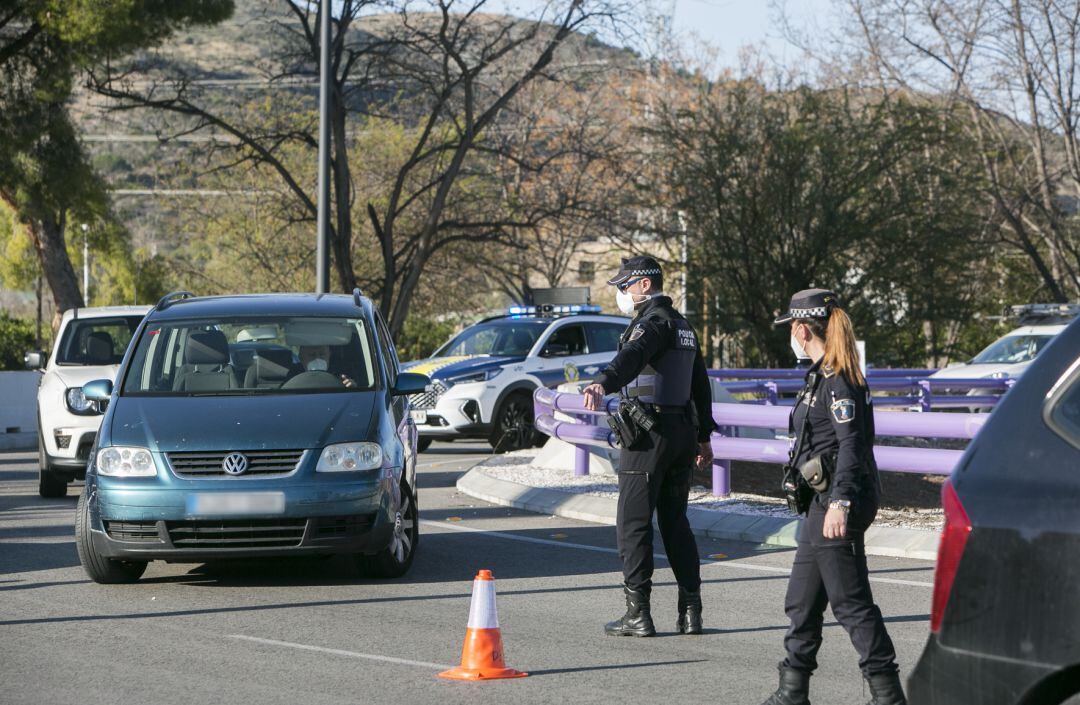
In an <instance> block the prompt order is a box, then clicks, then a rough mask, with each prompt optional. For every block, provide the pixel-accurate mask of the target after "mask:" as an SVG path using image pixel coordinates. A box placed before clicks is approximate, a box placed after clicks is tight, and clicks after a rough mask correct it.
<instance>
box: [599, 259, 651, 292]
mask: <svg viewBox="0 0 1080 705" xmlns="http://www.w3.org/2000/svg"><path fill="white" fill-rule="evenodd" d="M660 275H661V272H660V263H659V262H657V261H656V260H655V259H653V258H652V257H649V256H648V255H639V256H637V257H624V258H623V261H622V266H621V267H619V271H618V273H617V274H616V275H615V276H614V277H612V278H611V279H608V284H611V285H612V286H621V285H622V284H624V283H625V282H627V281H629V280H631V279H635V278H637V277H658V276H660Z"/></svg>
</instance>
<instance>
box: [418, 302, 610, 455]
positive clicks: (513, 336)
mask: <svg viewBox="0 0 1080 705" xmlns="http://www.w3.org/2000/svg"><path fill="white" fill-rule="evenodd" d="M533 300H534V304H535V305H532V306H513V307H511V308H510V309H509V311H508V312H507V313H506V314H505V315H501V316H493V317H491V318H485V319H484V320H482V321H480V322H478V323H476V324H474V325H472V326H469V327H468V328H466V329H465V330H463V331H461V332H460V333H458V334H457V335H455V336H454V337H453V338H451V339H450V340H449V341H447V342H446V344H444V345H443V346H442V347H440V348H439V349H438V350H436V351H435V353H434V354H433V355H432V356H431V357H429V358H427V359H424V360H417V361H413V362H408V363H405V364H404V365H403V366H402V369H405V370H408V371H409V372H418V373H420V374H424V375H427V376H428V377H430V378H431V387H430V388H429V391H427V392H425V393H423V394H416V395H413V396H412V397H410V403H411V409H412V411H411V412H410V413H411V414H412V417H413V421H414V422H415V423H416V427H417V430H418V431H419V433H420V445H419V448H420V449H421V450H423V449H425V448H427V446H429V445H431V442H432V441H433V440H436V439H438V440H453V439H457V438H483V439H486V440H487V441H488V442H489V443H490V444H491V446H492V448H494V450H495V451H496V452H506V451H511V450H519V449H521V448H527V447H529V446H531V445H533V444H535V443H537V442H538V441H539V438H538V436H537V433H536V431H535V429H534V428H533V419H534V413H533V401H532V394H533V391H534V390H536V389H537V388H538V387H541V386H544V387H555V386H557V385H559V384H561V383H563V382H577V381H588V380H591V379H592V378H593V377H595V376H596V375H598V374H599V373H600V371H601V370H602V369H603V368H604V366H605V365H606V364H607V363H608V362H610V361H611V359H612V358H613V357H614V356H615V352H616V350H617V349H618V346H619V337H620V336H621V335H622V334H623V332H624V331H625V330H626V326H627V324H628V323H629V322H630V321H629V319H628V318H625V317H623V316H613V315H606V314H602V313H600V307H599V306H593V305H589V304H588V303H587V301H588V289H587V288H584V287H581V288H576V287H575V288H571V289H555V290H535V291H534V293H533ZM575 300H577V301H581V300H584V301H585V302H586V303H572V302H573V301H575ZM568 302H570V303H568Z"/></svg>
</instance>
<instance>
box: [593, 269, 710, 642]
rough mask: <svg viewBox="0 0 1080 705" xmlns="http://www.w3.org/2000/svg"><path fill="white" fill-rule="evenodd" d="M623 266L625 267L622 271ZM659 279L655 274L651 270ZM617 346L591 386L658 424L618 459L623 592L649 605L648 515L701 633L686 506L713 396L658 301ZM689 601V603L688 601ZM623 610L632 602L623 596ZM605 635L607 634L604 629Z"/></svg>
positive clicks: (688, 340) (686, 338)
mask: <svg viewBox="0 0 1080 705" xmlns="http://www.w3.org/2000/svg"><path fill="white" fill-rule="evenodd" d="M624 266H625V265H624ZM657 273H659V270H657ZM636 313H637V316H636V317H635V318H634V320H633V321H631V323H630V325H629V326H628V327H627V329H626V332H625V333H624V334H623V336H622V339H621V340H620V343H619V352H618V354H617V355H616V356H615V358H614V359H613V360H612V361H611V363H610V364H609V365H608V366H607V367H606V368H605V369H604V371H603V372H602V373H601V374H600V376H599V377H598V378H597V379H596V382H597V383H599V384H600V385H602V386H603V388H604V392H605V393H607V394H613V393H615V392H617V391H619V390H620V389H624V390H625V394H626V395H627V396H628V397H635V398H637V399H638V400H639V401H641V402H642V403H644V404H645V405H646V408H647V409H648V410H649V411H651V412H652V415H653V416H654V418H655V419H656V424H655V426H654V427H653V428H652V430H650V431H647V432H643V433H642V434H641V436H640V438H639V439H638V440H637V441H636V442H635V443H634V444H633V445H632V446H631V447H629V448H624V449H622V450H621V451H620V454H619V468H618V471H619V501H618V513H617V517H616V530H617V534H618V545H619V555H620V557H621V558H622V563H623V577H624V581H625V586H626V588H627V589H628V590H630V591H633V592H634V593H635V594H637V595H640V596H643V598H644V601H645V603H646V607H647V604H648V596H649V593H650V591H651V589H652V574H653V527H652V516H653V513H654V512H655V513H656V518H657V525H658V526H659V528H660V536H661V539H662V540H663V543H664V549H665V551H666V552H667V556H668V561H669V562H670V563H671V568H672V571H673V572H674V573H675V579H676V580H677V581H678V584H679V587H680V605H679V607H680V621H679V625H678V628H679V629H680V631H685V630H684V626H685V624H684V619H685V607H686V604H685V602H686V600H687V599H694V600H696V605H697V610H698V612H697V620H698V627H697V630H696V631H693V632H689V631H688V632H687V633H699V632H700V595H699V594H698V593H699V590H700V587H701V571H700V562H699V560H700V559H699V557H698V551H697V543H696V541H695V540H694V534H693V532H691V530H690V523H689V521H688V520H687V518H686V505H687V499H688V497H689V493H690V481H691V475H692V473H693V468H694V461H695V458H696V457H697V454H698V443H699V442H703V441H707V440H709V436H710V434H711V433H712V431H713V430H714V429H715V427H716V424H715V422H714V421H713V419H712V415H711V410H712V394H711V389H710V386H709V379H708V376H707V374H706V372H705V362H704V360H703V359H702V357H701V351H700V350H699V348H698V342H697V336H696V334H695V333H694V330H693V328H692V327H691V326H690V324H689V323H688V322H687V321H686V319H685V318H683V316H682V315H681V314H679V312H678V311H676V310H675V309H674V308H672V306H671V299H670V298H668V297H667V296H659V297H656V298H653V299H651V300H649V301H646V302H645V303H644V304H642V305H640V306H639V307H638V308H637V312H636ZM688 595H692V596H693V597H692V598H688ZM627 600H628V607H629V603H630V600H631V597H630V594H629V593H628V597H627ZM609 631H610V630H609Z"/></svg>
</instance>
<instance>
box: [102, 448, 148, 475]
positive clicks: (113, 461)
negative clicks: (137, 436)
mask: <svg viewBox="0 0 1080 705" xmlns="http://www.w3.org/2000/svg"><path fill="white" fill-rule="evenodd" d="M97 470H98V473H100V474H101V475H111V476H113V477H153V476H154V475H156V474H157V468H155V467H154V458H153V456H151V455H150V451H148V450H147V449H146V448H129V447H126V446H110V447H108V448H102V449H100V450H99V451H98V452H97Z"/></svg>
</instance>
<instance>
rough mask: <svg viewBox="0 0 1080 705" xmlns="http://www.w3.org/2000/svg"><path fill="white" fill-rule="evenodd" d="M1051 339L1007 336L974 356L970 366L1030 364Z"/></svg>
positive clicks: (1040, 336)
mask: <svg viewBox="0 0 1080 705" xmlns="http://www.w3.org/2000/svg"><path fill="white" fill-rule="evenodd" d="M1053 338H1054V336H1052V335H1009V336H1006V337H1004V338H1002V339H1001V340H998V341H997V342H995V343H993V344H992V345H990V347H988V348H986V349H985V350H983V351H982V352H981V353H979V354H978V355H976V356H975V357H974V358H973V359H972V360H971V364H973V365H985V364H994V363H997V364H1006V363H1007V364H1013V363H1017V362H1030V361H1031V360H1034V359H1035V356H1036V355H1038V354H1039V353H1040V352H1041V351H1042V349H1043V348H1044V347H1046V344H1047V343H1049V342H1050V341H1051V340H1052V339H1053Z"/></svg>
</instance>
